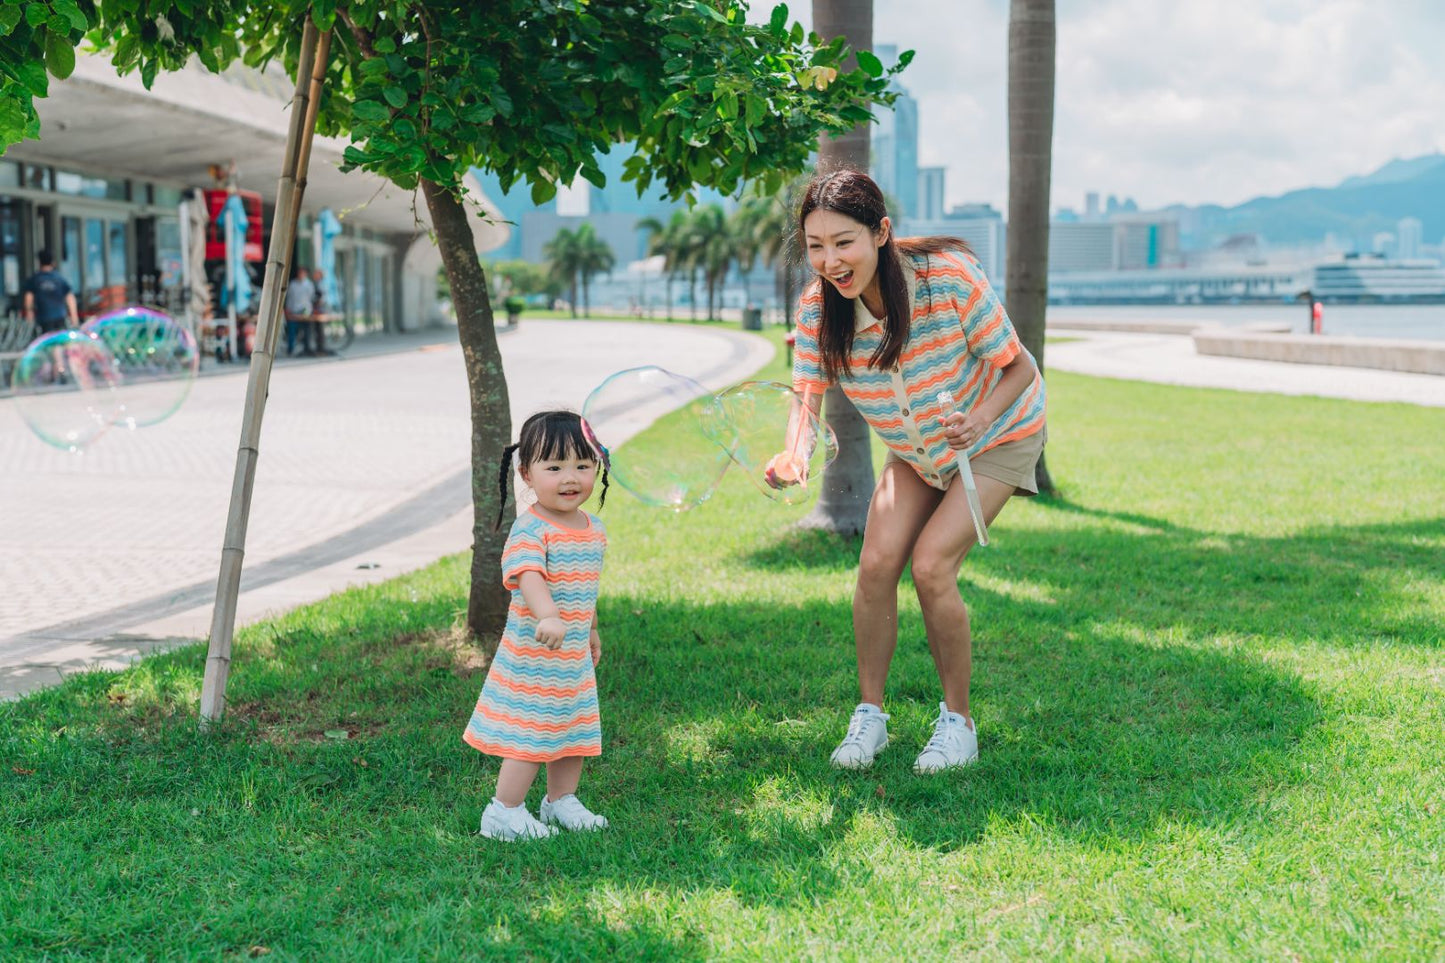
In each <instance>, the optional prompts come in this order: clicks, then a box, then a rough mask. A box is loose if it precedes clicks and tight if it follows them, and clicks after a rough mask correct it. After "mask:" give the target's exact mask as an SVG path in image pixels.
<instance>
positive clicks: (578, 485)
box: [522, 455, 597, 515]
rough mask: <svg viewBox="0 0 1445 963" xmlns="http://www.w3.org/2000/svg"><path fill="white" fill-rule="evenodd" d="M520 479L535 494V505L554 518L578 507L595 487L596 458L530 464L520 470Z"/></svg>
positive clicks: (574, 458) (571, 458) (572, 458)
mask: <svg viewBox="0 0 1445 963" xmlns="http://www.w3.org/2000/svg"><path fill="white" fill-rule="evenodd" d="M522 480H523V481H525V482H526V483H527V484H528V485H529V486H531V488H532V491H534V492H536V493H537V504H538V505H540V506H542V507H543V508H545V509H547V511H549V512H554V513H556V514H558V515H566V514H568V513H570V512H573V511H576V510H577V509H578V508H581V507H582V505H583V504H584V503H586V501H587V499H589V498H591V497H592V489H593V487H594V486H596V484H597V459H595V458H593V457H592V456H591V455H588V456H586V457H576V456H574V457H569V458H562V459H556V460H549V461H534V462H532V463H531V464H530V465H527V466H525V467H523V469H522Z"/></svg>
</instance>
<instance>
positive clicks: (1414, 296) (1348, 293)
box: [1310, 254, 1445, 304]
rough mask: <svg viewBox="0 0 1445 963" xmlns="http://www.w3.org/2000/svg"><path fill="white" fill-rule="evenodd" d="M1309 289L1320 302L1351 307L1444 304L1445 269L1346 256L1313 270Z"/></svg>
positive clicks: (1432, 263) (1418, 262) (1435, 264)
mask: <svg viewBox="0 0 1445 963" xmlns="http://www.w3.org/2000/svg"><path fill="white" fill-rule="evenodd" d="M1313 280H1314V283H1313V284H1312V285H1311V287H1310V290H1311V292H1312V293H1313V294H1314V296H1315V298H1316V299H1317V300H1320V301H1325V302H1330V303H1336V304H1341V303H1344V304H1350V303H1374V302H1385V301H1389V302H1398V303H1410V304H1427V303H1440V302H1445V268H1442V267H1441V265H1440V262H1439V261H1433V260H1428V259H1424V258H1421V259H1411V260H1389V259H1387V258H1384V257H1382V256H1380V255H1374V254H1347V255H1345V257H1344V258H1343V259H1342V260H1339V261H1326V262H1324V263H1322V264H1316V265H1315V267H1314V278H1313Z"/></svg>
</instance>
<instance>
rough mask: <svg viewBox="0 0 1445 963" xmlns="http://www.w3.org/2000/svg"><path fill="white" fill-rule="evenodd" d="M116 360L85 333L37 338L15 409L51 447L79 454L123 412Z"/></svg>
mask: <svg viewBox="0 0 1445 963" xmlns="http://www.w3.org/2000/svg"><path fill="white" fill-rule="evenodd" d="M120 383H121V374H120V369H119V366H118V365H117V364H116V360H115V356H114V355H113V354H111V351H110V349H109V348H108V347H106V345H105V343H104V342H103V341H101V340H100V339H99V338H96V337H93V336H92V335H90V334H87V333H86V332H84V331H73V330H71V331H54V332H51V333H50V334H46V335H43V336H42V337H40V338H38V339H36V340H35V341H34V342H32V343H31V344H30V346H29V347H28V348H26V349H25V353H24V354H22V355H21V356H20V360H19V361H17V362H16V364H15V373H14V375H13V376H12V378H11V387H12V388H13V389H14V392H15V407H16V409H17V410H18V411H19V412H20V417H21V418H22V419H23V420H24V422H25V424H27V425H28V426H29V427H30V430H31V431H33V432H35V434H36V436H38V437H39V438H40V440H41V441H43V442H45V443H46V444H47V445H53V446H55V447H56V448H60V449H63V450H65V451H73V452H78V451H80V450H82V449H83V448H85V446H86V445H88V444H90V443H91V442H92V441H94V440H95V439H96V438H98V437H100V435H101V434H102V433H103V432H104V431H105V430H106V428H108V427H109V426H110V425H111V424H112V423H113V422H114V421H115V420H116V419H117V417H119V415H120V413H121V401H120V398H119V396H118V393H117V390H116V389H117V387H118V386H119V384H120Z"/></svg>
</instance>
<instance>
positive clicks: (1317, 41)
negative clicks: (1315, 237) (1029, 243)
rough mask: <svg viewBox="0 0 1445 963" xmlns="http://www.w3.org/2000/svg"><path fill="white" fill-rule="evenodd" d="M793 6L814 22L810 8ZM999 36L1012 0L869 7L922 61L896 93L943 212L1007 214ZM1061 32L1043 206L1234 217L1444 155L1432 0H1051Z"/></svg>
mask: <svg viewBox="0 0 1445 963" xmlns="http://www.w3.org/2000/svg"><path fill="white" fill-rule="evenodd" d="M772 7H773V4H772V3H771V2H768V3H763V2H754V3H753V5H752V15H753V17H754V18H766V17H767V16H768V14H769V13H770V12H771V10H772ZM961 11H962V12H961ZM789 12H790V15H791V16H792V17H793V18H796V19H798V20H801V21H802V22H803V23H804V24H805V25H807V26H810V25H811V16H810V14H811V7H810V5H809V4H798V3H795V4H790V5H789ZM944 23H953V24H956V25H966V26H967V29H952V30H940V29H939V25H940V24H944ZM1007 26H1008V4H1007V2H1005V0H983V2H979V3H973V4H967V5H960V4H958V3H957V2H956V0H908V2H907V4H906V7H905V4H904V2H903V0H876V3H875V13H874V42H875V46H880V45H884V44H892V45H896V46H897V47H898V48H899V49H913V50H914V51H915V52H916V56H915V59H914V61H913V63H912V64H911V65H910V66H909V67H908V68H907V70H905V71H904V73H903V74H902V83H903V84H904V86H906V87H907V88H908V90H909V91H910V92H911V93H912V95H913V96H914V98H915V99H916V100H917V101H918V105H919V112H918V113H919V119H918V126H919V132H920V145H919V157H918V163H919V165H920V166H922V167H933V166H946V167H947V168H948V178H947V193H946V197H945V206H946V207H951V206H953V205H956V204H960V203H965V202H970V201H984V202H988V203H992V204H994V205H995V206H998V207H1001V208H1002V207H1005V206H1006V204H1007V182H1008V157H1007V127H1006V114H1005V109H1006V99H1007V98H1006V79H1007ZM1058 31H1059V39H1058V74H1057V77H1056V90H1057V100H1056V106H1055V135H1054V164H1053V187H1052V192H1051V193H1052V195H1053V203H1052V204H1051V207H1053V208H1057V207H1060V206H1072V207H1075V208H1077V207H1078V206H1079V205H1080V203H1081V200H1082V198H1083V197H1084V196H1085V194H1086V193H1087V192H1090V191H1097V192H1099V193H1101V194H1103V195H1108V194H1116V195H1119V196H1120V197H1123V196H1126V195H1127V196H1132V197H1134V198H1136V199H1137V201H1138V203H1139V204H1140V206H1141V207H1144V208H1159V207H1164V206H1167V205H1170V204H1188V205H1198V204H1221V205H1224V206H1231V205H1234V204H1239V203H1241V202H1243V201H1247V200H1250V199H1251V198H1254V197H1260V196H1272V195H1278V194H1282V193H1285V192H1287V191H1290V190H1294V189H1298V188H1303V187H1328V186H1333V185H1335V184H1338V183H1339V182H1340V181H1342V180H1344V179H1345V178H1346V177H1349V176H1351V175H1356V174H1362V173H1365V172H1368V171H1371V170H1374V169H1376V168H1378V167H1380V166H1382V165H1383V164H1385V163H1387V162H1389V161H1390V160H1392V159H1396V158H1404V157H1415V156H1420V155H1423V154H1429V153H1432V152H1435V151H1442V150H1445V128H1442V127H1441V125H1440V124H1439V123H1438V105H1439V104H1440V103H1442V102H1445V68H1442V67H1441V66H1440V65H1439V64H1438V62H1437V61H1436V60H1434V59H1432V58H1434V53H1433V51H1434V50H1437V49H1439V47H1440V45H1441V44H1442V42H1445V22H1442V18H1440V17H1439V16H1438V11H1433V12H1432V10H1431V7H1430V5H1429V4H1428V3H1427V2H1425V0H1392V2H1389V3H1376V4H1370V3H1367V2H1364V0H1313V2H1305V0H1260V2H1248V0H1223V2H1220V3H1210V4H1203V3H1196V2H1187V3H1179V4H1157V3H1154V2H1152V0H1088V2H1084V0H1060V2H1059V4H1058ZM1181 38H1187V40H1188V42H1187V43H1181V42H1179V40H1180V39H1181ZM1382 105H1387V109H1382ZM1346 131H1347V132H1348V135H1347V136H1342V133H1343V132H1346Z"/></svg>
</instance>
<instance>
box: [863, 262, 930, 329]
mask: <svg viewBox="0 0 1445 963" xmlns="http://www.w3.org/2000/svg"><path fill="white" fill-rule="evenodd" d="M900 260H901V261H902V262H903V270H905V271H907V272H908V274H907V277H908V316H909V318H910V319H911V318H912V317H913V310H914V306H915V305H916V304H917V301H918V272H917V271H916V270H915V269H914V267H913V262H912V260H911V259H910V258H908V257H906V256H904V257H901V258H900ZM885 320H887V319H886V318H884V319H879V318H875V317H873V312H871V311H869V310H868V308H867V306H865V305H864V304H863V299H862V298H854V299H853V331H854V333H861V332H863V331H867V330H868V329H869V328H871V327H873V326H874V325H875V324H882V323H883V321H885Z"/></svg>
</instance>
